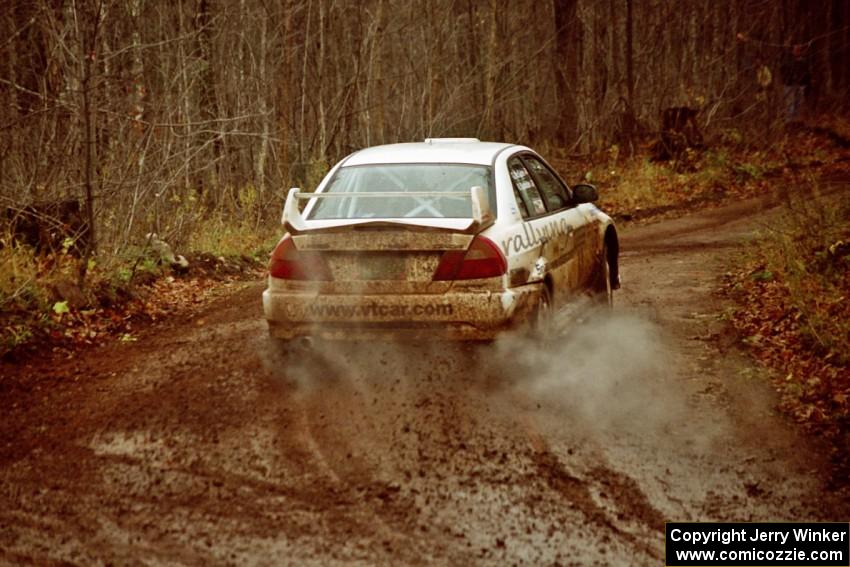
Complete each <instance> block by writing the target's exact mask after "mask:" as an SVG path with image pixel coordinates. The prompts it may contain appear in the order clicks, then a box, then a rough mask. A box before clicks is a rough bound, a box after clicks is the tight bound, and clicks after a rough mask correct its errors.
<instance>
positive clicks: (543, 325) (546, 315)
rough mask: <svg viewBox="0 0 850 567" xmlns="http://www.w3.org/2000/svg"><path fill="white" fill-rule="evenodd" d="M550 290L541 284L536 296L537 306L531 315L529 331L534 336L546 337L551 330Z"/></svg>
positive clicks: (549, 334)
mask: <svg viewBox="0 0 850 567" xmlns="http://www.w3.org/2000/svg"><path fill="white" fill-rule="evenodd" d="M552 315H553V312H552V292H551V291H549V286H548V285H546V284H543V286H542V288H541V290H540V295H539V296H538V298H537V306H536V307H535V308H534V314H533V315H532V317H531V333H532V334H533V335H534V336H535V337H542V338H546V337H549V336H551V334H552V333H551V332H552Z"/></svg>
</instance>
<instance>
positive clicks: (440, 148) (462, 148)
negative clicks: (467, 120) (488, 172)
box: [342, 138, 513, 167]
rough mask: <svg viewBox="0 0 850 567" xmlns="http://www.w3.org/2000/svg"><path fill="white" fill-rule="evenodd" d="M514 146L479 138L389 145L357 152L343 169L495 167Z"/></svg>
mask: <svg viewBox="0 0 850 567" xmlns="http://www.w3.org/2000/svg"><path fill="white" fill-rule="evenodd" d="M511 146H513V144H502V143H497V142H481V141H479V140H478V139H476V138H428V139H426V140H425V141H424V142H415V143H404V144H387V145H384V146H374V147H371V148H366V149H363V150H360V151H359V152H356V153H354V154H352V155H350V156H349V157H348V159H346V160H345V161H344V162H343V163H342V167H348V166H352V165H369V164H378V163H470V164H479V165H491V164H492V163H493V160H494V159H495V157H496V155H497V154H498V153H499V152H501V151H502V150H504V149H505V148H509V147H511Z"/></svg>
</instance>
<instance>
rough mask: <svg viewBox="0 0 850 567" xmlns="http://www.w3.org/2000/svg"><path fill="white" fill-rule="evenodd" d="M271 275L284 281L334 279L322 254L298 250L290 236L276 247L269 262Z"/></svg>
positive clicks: (285, 237) (284, 238)
mask: <svg viewBox="0 0 850 567" xmlns="http://www.w3.org/2000/svg"><path fill="white" fill-rule="evenodd" d="M269 274H270V275H271V276H272V277H273V278H281V279H284V280H318V281H331V280H332V279H333V277H332V276H331V272H330V270H329V269H328V265H327V264H326V263H325V261H324V260H323V259H322V256H321V254H319V253H318V252H314V251H312V250H298V249H297V248H296V247H295V243H294V242H293V241H292V238H290V237H289V236H284V237H283V238H282V239H281V241H280V242H278V243H277V246H275V249H274V251H273V252H272V257H271V260H269Z"/></svg>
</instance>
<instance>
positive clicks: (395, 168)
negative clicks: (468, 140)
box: [309, 163, 495, 220]
mask: <svg viewBox="0 0 850 567" xmlns="http://www.w3.org/2000/svg"><path fill="white" fill-rule="evenodd" d="M476 185H478V186H481V187H484V189H485V190H486V193H487V195H488V196H489V198H490V203H491V207H495V199H494V195H493V190H492V187H491V182H490V168H489V167H486V166H483V165H464V164H448V165H447V164H435V163H414V164H410V163H407V164H386V165H358V166H352V167H342V168H340V169H339V170H337V172H336V174H335V175H334V176H333V178H332V179H331V181H330V183H329V184H328V186H327V188H326V189H325V192H326V193H350V194H351V197H350V198H349V197H332V198H328V199H319V200H318V202H317V203H316V205H315V206H314V207H313V210H312V212H311V213H310V215H309V218H310V219H314V220H321V219H368V218H471V217H472V201H471V200H470V198H469V197H468V196H452V195H446V196H440V195H433V196H431V195H427V196H422V195H414V196H410V197H404V196H395V197H357V193H388V192H403V193H411V192H425V191H427V192H435V193H455V192H463V193H465V194H467V195H468V194H469V190H470V188H472V187H475V186H476Z"/></svg>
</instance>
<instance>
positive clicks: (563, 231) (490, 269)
mask: <svg viewBox="0 0 850 567" xmlns="http://www.w3.org/2000/svg"><path fill="white" fill-rule="evenodd" d="M596 199H597V193H596V189H595V188H594V187H593V186H590V185H576V186H574V187H573V188H572V189H570V187H568V186H567V184H566V183H564V182H563V181H562V180H561V178H560V177H559V176H558V175H557V174H556V173H555V172H554V170H553V169H552V168H551V167H549V165H548V164H547V163H546V162H545V161H544V160H543V159H542V158H541V157H540V156H539V155H537V154H536V153H535V152H534V151H532V150H531V149H529V148H527V147H523V146H517V145H512V144H499V143H490V142H480V141H478V140H477V139H471V138H442V139H428V140H425V142H424V143H408V144H392V145H386V146H378V147H373V148H367V149H364V150H361V151H358V152H356V153H354V154H352V155H350V156H348V157H347V158H345V159H344V160H342V161H341V162H340V163H338V164H337V165H336V166H335V167H334V168H333V169H331V171H330V172H329V173H328V174H327V176H325V178H324V179H323V180H322V182H321V183H320V184H319V186H318V187H317V188H316V191H315V192H314V193H302V192H301V191H300V190H298V189H291V190H290V191H289V194H288V195H287V199H286V204H285V205H284V210H283V219H282V220H283V226H284V229H285V230H286V234H285V235H284V237H283V238H282V239H281V240H280V242H279V243H278V245H277V247H276V248H275V249H274V251H273V252H272V255H271V260H270V263H269V284H268V289H266V291H265V292H264V293H263V308H264V311H265V317H266V319H267V320H268V323H269V331H270V333H271V335H272V337H276V338H278V339H282V340H283V341H292V340H299V341H304V342H309V341H311V340H312V338H314V337H315V338H320V339H331V340H361V339H376V338H377V339H393V340H405V339H408V340H421V339H428V340H434V339H448V340H489V339H493V338H495V337H496V336H497V335H498V334H499V333H501V332H503V331H505V330H508V329H514V328H519V327H530V328H531V329H538V330H543V328H545V327H546V326H547V325H548V324H550V322H551V314H552V309H553V308H555V307H558V306H559V305H561V304H563V303H565V302H569V301H571V300H573V299H577V298H579V297H585V298H586V297H588V296H590V297H592V298H593V299H595V300H596V301H597V302H598V303H600V304H603V305H610V304H611V292H612V290H613V289H616V288H617V287H619V276H618V268H617V258H618V250H619V245H618V240H617V232H616V229H615V227H614V223H613V222H612V220H611V218H610V217H609V216H608V215H606V214H605V213H603V212H602V211H600V210H599V209H598V208H596V206H594V205H593V204H592V201H594V200H596ZM305 202H306V203H305Z"/></svg>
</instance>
